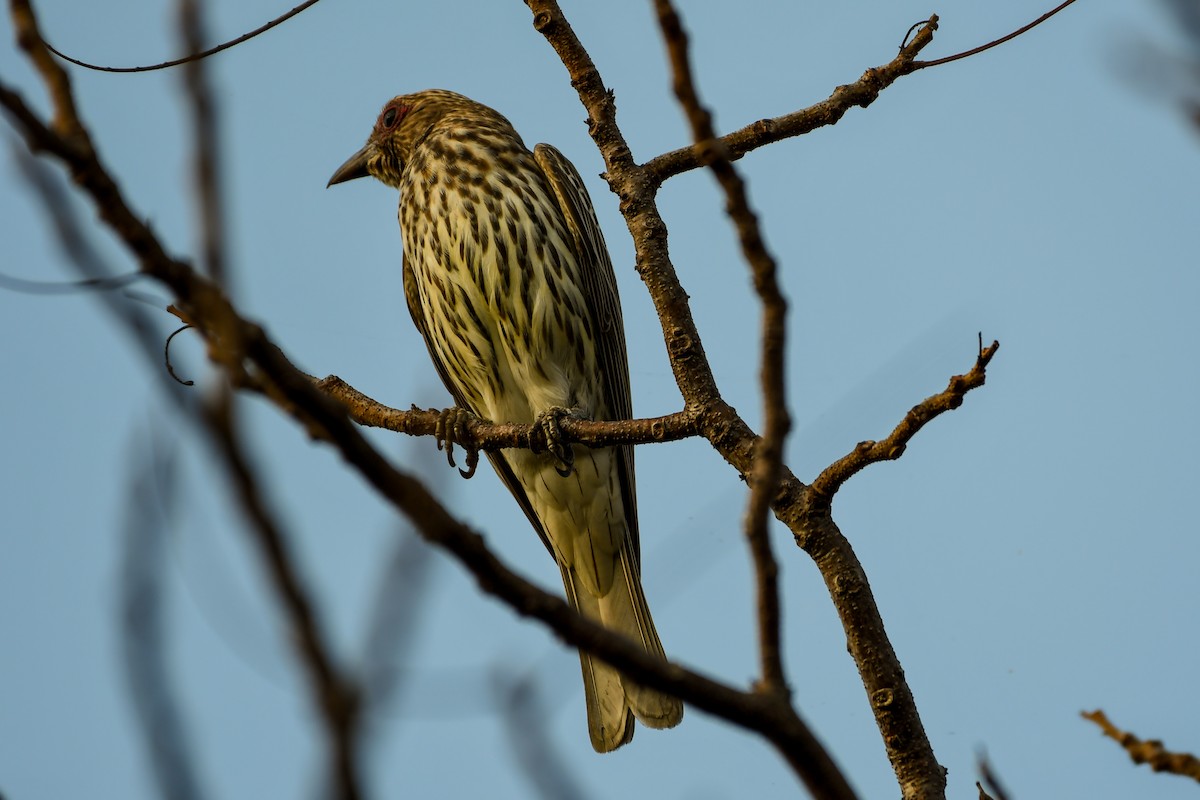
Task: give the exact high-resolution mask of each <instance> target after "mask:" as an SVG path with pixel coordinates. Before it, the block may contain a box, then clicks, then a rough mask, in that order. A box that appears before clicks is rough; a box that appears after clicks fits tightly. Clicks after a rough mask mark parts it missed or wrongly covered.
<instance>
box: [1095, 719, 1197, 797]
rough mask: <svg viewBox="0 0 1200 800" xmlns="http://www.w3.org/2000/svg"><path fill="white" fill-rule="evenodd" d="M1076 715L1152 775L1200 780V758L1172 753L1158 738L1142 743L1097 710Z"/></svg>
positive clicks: (1189, 754) (1142, 741) (1187, 754)
mask: <svg viewBox="0 0 1200 800" xmlns="http://www.w3.org/2000/svg"><path fill="white" fill-rule="evenodd" d="M1079 715H1080V716H1081V717H1083V718H1084V719H1086V720H1090V721H1092V722H1094V723H1096V724H1097V725H1098V726H1100V730H1101V731H1103V732H1104V735H1105V736H1107V737H1108V738H1110V739H1112V740H1113V741H1114V742H1116V743H1117V744H1119V745H1121V747H1123V748H1125V752H1126V753H1128V754H1129V758H1130V759H1132V760H1133V763H1135V764H1149V765H1150V769H1152V770H1154V771H1155V772H1170V773H1171V774H1173V775H1181V776H1183V777H1185V778H1191V779H1192V780H1194V781H1200V759H1198V758H1196V757H1195V756H1194V755H1192V754H1191V753H1172V752H1171V751H1170V750H1167V749H1166V748H1165V747H1163V743H1162V742H1160V741H1159V740H1157V739H1146V740H1142V739H1139V738H1137V737H1136V736H1134V735H1133V734H1132V733H1127V732H1125V731H1122V730H1120V729H1119V728H1117V726H1115V725H1113V724H1112V723H1111V722H1109V721H1108V716H1107V715H1105V713H1104V712H1103V711H1101V710H1100V709H1096V710H1095V711H1081V712H1080V714H1079Z"/></svg>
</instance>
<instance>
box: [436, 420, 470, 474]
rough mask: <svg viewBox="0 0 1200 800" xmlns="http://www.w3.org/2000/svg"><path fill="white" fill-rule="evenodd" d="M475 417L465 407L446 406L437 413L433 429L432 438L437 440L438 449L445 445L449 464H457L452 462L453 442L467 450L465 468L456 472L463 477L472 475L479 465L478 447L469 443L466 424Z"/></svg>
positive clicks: (453, 465) (455, 465) (454, 465)
mask: <svg viewBox="0 0 1200 800" xmlns="http://www.w3.org/2000/svg"><path fill="white" fill-rule="evenodd" d="M477 419H479V418H478V417H476V416H475V415H474V414H472V413H471V412H470V411H467V410H466V409H465V408H459V407H458V406H455V407H454V408H447V409H446V410H445V411H442V412H441V413H440V414H438V421H437V426H436V427H435V428H434V431H433V438H434V439H435V440H436V441H437V447H438V450H441V449H442V447H443V446H445V449H446V461H448V462H449V463H450V466H452V467H457V466H458V465H457V464H455V463H454V445H455V443H458V444H459V446H461V447H462V448H463V449H464V450H466V451H467V468H466V469H460V470H459V471H458V474H459V475H462V476H463V477H464V478H471V477H472V476H474V474H475V468H476V467H478V466H479V448H478V447H475V445H474V444H472V443H471V436H470V433H469V431H468V430H467V426H468V425H470V424H471V422H472V421H473V420H477Z"/></svg>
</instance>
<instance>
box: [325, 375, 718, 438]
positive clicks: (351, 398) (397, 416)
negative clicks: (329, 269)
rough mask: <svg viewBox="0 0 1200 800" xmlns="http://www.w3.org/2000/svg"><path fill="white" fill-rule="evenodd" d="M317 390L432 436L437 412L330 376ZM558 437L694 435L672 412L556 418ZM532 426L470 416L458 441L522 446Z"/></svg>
mask: <svg viewBox="0 0 1200 800" xmlns="http://www.w3.org/2000/svg"><path fill="white" fill-rule="evenodd" d="M312 380H313V381H314V382H315V383H316V385H317V386H318V387H319V388H320V389H321V391H323V392H325V393H326V394H328V395H329V396H330V397H333V398H335V399H336V400H338V401H339V402H340V403H342V404H343V405H344V407H345V410H346V413H348V414H349V415H350V418H351V419H353V420H354V421H355V422H357V423H358V424H360V425H367V426H369V427H372V428H385V429H387V430H390V431H395V432H397V433H406V434H408V435H409V436H433V435H434V434H435V432H436V430H437V424H438V420H439V419H440V418H441V416H442V413H443V412H442V411H439V410H436V409H428V410H422V409H419V408H417V407H415V406H414V407H413V408H411V409H409V410H408V411H401V410H400V409H396V408H389V407H388V406H385V405H383V404H382V403H380V402H378V401H376V400H373V399H371V398H370V397H368V396H367V395H365V394H363V393H362V392H360V391H358V390H357V389H355V388H354V387H353V386H351V385H350V384H348V383H346V382H345V381H343V380H342V379H341V378H339V377H337V376H336V375H330V376H328V377H326V378H323V379H321V380H317V379H315V378H313V379H312ZM559 428H560V430H561V431H562V434H563V440H564V441H567V442H574V443H577V444H583V445H587V446H588V447H611V446H613V445H618V444H650V443H653V442H676V441H679V440H680V439H687V438H689V437H692V436H696V435H697V434H698V430H697V423H696V419H695V416H694V415H692V414H689V413H687V412H686V411H677V412H675V413H674V414H667V415H665V416H662V417H648V418H644V419H627V420H616V421H611V422H593V421H592V420H587V419H577V418H575V417H570V416H567V417H563V418H562V419H561V420H560V421H559ZM534 430H535V429H534V426H533V425H524V424H519V423H513V422H506V423H494V422H488V421H486V420H481V419H477V418H472V419H471V420H470V421H469V422H468V423H467V425H466V432H467V433H468V434H469V437H470V440H469V441H465V442H461V444H463V445H464V446H473V447H476V448H477V449H479V450H499V449H501V448H505V447H520V448H526V449H528V448H529V446H530V436H534V435H535V434H534Z"/></svg>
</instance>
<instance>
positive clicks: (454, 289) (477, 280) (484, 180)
mask: <svg viewBox="0 0 1200 800" xmlns="http://www.w3.org/2000/svg"><path fill="white" fill-rule="evenodd" d="M363 177H373V178H375V179H377V180H379V181H381V182H383V183H384V184H386V185H387V186H390V187H392V188H395V189H398V190H399V193H400V205H399V212H398V216H399V221H400V234H401V243H402V247H403V276H404V295H405V299H406V301H407V304H408V310H409V313H410V314H411V316H412V319H413V322H414V323H415V324H416V327H417V330H418V331H419V332H420V333H421V336H422V337H423V338H424V340H425V344H426V346H427V348H428V350H429V355H430V357H431V358H432V360H433V363H434V366H435V367H436V369H437V371H438V374H439V375H440V377H441V379H442V382H443V383H444V384H445V385H446V388H447V389H448V390H449V392H450V394H451V395H453V397H454V400H455V402H456V404H457V405H456V407H455V410H461V411H462V412H465V413H467V414H471V415H474V416H476V417H478V418H480V419H485V420H489V421H492V422H512V423H526V424H531V425H534V426H535V429H537V430H540V431H542V432H543V435H544V436H543V438H544V443H545V445H544V447H543V448H541V450H540V452H535V451H534V450H532V449H505V450H497V451H488V452H487V457H488V459H489V460H490V461H491V464H492V466H493V468H494V469H495V471H496V473H497V474H498V475H499V477H500V479H501V481H502V482H503V483H504V485H505V486H506V487H507V488H508V490H509V492H510V493H511V494H512V496H513V497H514V498H515V499H516V501H517V503H518V505H520V507H521V509H522V510H523V511H524V512H525V516H526V517H527V518H528V519H529V522H530V523H531V524H532V526H533V528H534V529H535V530H536V531H537V534H538V536H540V537H541V540H542V542H543V543H544V544H545V546H546V548H547V549H548V550H549V551H550V553H551V555H552V556H553V557H554V559H555V561H556V562H557V564H558V567H559V570H560V572H561V574H562V580H563V588H564V591H565V594H566V598H567V600H568V602H569V603H570V604H571V605H572V606H573V607H574V608H575V609H577V610H578V611H579V612H580V613H581V614H583V615H584V616H586V617H588V618H590V619H592V620H594V621H596V622H599V623H600V624H602V625H604V626H605V627H606V628H608V629H610V630H613V631H616V632H619V633H621V634H624V635H625V636H627V637H629V638H630V639H632V640H633V641H634V642H636V643H638V644H640V645H641V646H642V647H643V648H644V649H645V650H646V651H647V652H648V653H650V654H652V655H653V656H656V657H658V658H661V659H663V660H664V661H665V660H666V655H665V654H664V651H663V647H662V643H661V641H660V639H659V636H658V632H657V630H656V629H655V626H654V620H653V619H652V617H651V615H650V609H649V607H648V606H647V604H646V597H645V594H644V592H643V590H642V580H641V555H640V542H639V532H638V518H637V494H636V486H635V479H634V459H633V447H632V446H630V445H620V446H615V447H605V448H588V447H585V446H582V445H579V444H569V443H563V442H562V439H561V434H560V432H559V430H558V422H559V421H560V420H561V419H562V418H563V417H564V416H573V417H579V418H585V419H593V420H622V419H631V418H632V400H631V396H630V385H629V363H628V355H627V352H626V347H625V331H624V323H623V320H622V315H621V305H620V298H619V296H618V293H617V281H616V276H615V274H614V272H613V267H612V262H611V260H610V258H609V254H608V248H607V246H606V245H605V242H604V236H603V233H602V232H601V229H600V224H599V222H598V220H597V219H596V213H595V209H594V207H593V206H592V201H591V198H590V196H589V195H588V192H587V189H586V188H585V186H584V183H583V180H582V179H581V178H580V176H579V173H578V171H577V170H576V169H575V167H574V166H573V165H572V164H571V162H570V161H568V160H567V158H566V157H565V156H563V154H562V153H561V152H559V151H558V150H557V149H555V148H554V147H553V146H551V145H547V144H539V145H537V146H535V147H534V148H533V150H532V151H531V150H529V149H528V148H527V147H526V146H525V144H524V142H523V141H522V139H521V137H520V135H519V134H518V133H517V131H516V130H515V129H514V128H513V126H512V124H511V123H510V122H509V121H508V120H507V119H506V118H505V117H504V116H502V115H501V114H500V113H499V112H497V111H495V110H493V109H492V108H489V107H488V106H486V105H483V104H481V103H478V102H475V101H474V100H471V99H469V98H467V97H464V96H463V95H461V94H457V93H454V92H450V91H446V90H442V89H428V90H425V91H419V92H415V93H412V94H406V95H400V96H398V97H395V98H393V99H392V100H390V101H388V103H387V104H386V105H385V106H384V107H383V110H382V111H381V112H380V113H379V116H378V118H377V120H376V122H375V126H374V128H373V129H372V131H371V135H370V137H369V138H368V139H367V142H366V144H365V145H364V146H363V147H362V149H360V150H359V151H358V152H357V153H355V154H354V155H352V156H351V157H350V158H349V159H347V160H346V162H345V163H343V164H342V165H341V166H340V167H339V168H338V169H337V171H336V172H334V174H333V176H332V177H331V178H330V180H329V183H328V184H327V185H328V186H333V185H335V184H340V183H344V182H346V181H350V180H354V179H357V178H363ZM459 423H461V419H460V420H459ZM456 429H458V424H457V423H451V424H448V425H447V426H446V431H447V437H449V436H450V433H449V432H450V431H452V430H456ZM439 444H440V442H439ZM446 445H447V447H448V448H450V447H452V446H453V440H452V439H451V438H447V441H446ZM579 657H580V664H581V667H582V670H583V684H584V695H585V705H586V709H587V724H588V732H589V736H590V739H591V744H592V747H593V748H594V749H595V750H596V751H597V752H600V753H606V752H610V751H613V750H616V749H617V748H619V747H621V746H622V745H624V744H626V743H628V742H629V741H630V740H632V738H633V733H634V727H635V726H634V720H635V719H636V720H638V721H640V722H641V723H642V724H643V725H645V726H647V727H649V728H660V729H661V728H671V727H674V726H675V725H677V724H679V722H680V720H681V719H682V718H683V704H682V702H681V701H680V700H679V699H678V698H676V697H674V696H673V695H671V694H668V693H665V692H662V691H659V690H657V689H652V688H649V687H646V686H642V685H640V684H638V683H637V682H635V681H633V680H631V679H630V678H628V677H627V676H625V675H623V674H622V673H621V672H620V671H618V670H616V669H614V668H613V667H611V666H610V665H608V664H606V663H605V662H604V661H602V660H600V659H598V658H595V657H593V656H592V655H591V654H589V653H587V652H585V651H583V650H581V651H580V653H579Z"/></svg>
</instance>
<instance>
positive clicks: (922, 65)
mask: <svg viewBox="0 0 1200 800" xmlns="http://www.w3.org/2000/svg"><path fill="white" fill-rule="evenodd" d="M1074 2H1075V0H1064V2H1063V3H1062V4H1060V5H1059V6H1057V7H1056V8H1054V9H1052V10H1050V11H1047V12H1046V13H1045V14H1042V15H1041V16H1040V17H1038V18H1037V19H1035V20H1034V21H1033V22H1031V23H1029V24H1028V25H1023V26H1021V27H1020V28H1017V29H1016V30H1015V31H1013V32H1012V33H1010V34H1008V35H1006V36H1001V37H1000V38H999V39H995V40H993V41H990V42H988V43H987V44H985V45H980V46H979V47H973V48H971V49H970V50H964V51H963V52H961V53H955V54H954V55H952V56H946V57H945V58H938V59H935V60H933V61H913V62H911V63H909V64H908V65H906V66H905V68H904V74H906V75H907V74H908V73H910V72H916V71H917V70H919V69H926V68H928V67H936V66H939V65H940V64H949V63H950V62H951V61H958V60H959V59H961V58H969V57H971V56H973V55H977V54H979V53H982V52H983V51H985V50H991V49H992V48H993V47H998V46H1000V45H1002V44H1004V43H1005V42H1007V41H1009V40H1010V39H1015V38H1017V37H1018V36H1020V35H1021V34H1023V33H1025V32H1027V31H1031V30H1033V29H1034V28H1036V27H1037V26H1038V25H1041V24H1042V23H1043V22H1045V21H1046V20H1048V19H1050V18H1051V17H1053V16H1054V15H1055V14H1057V13H1058V12H1060V11H1062V10H1063V9H1064V8H1066V7H1067V6H1069V5H1071V4H1072V3H1074Z"/></svg>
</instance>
